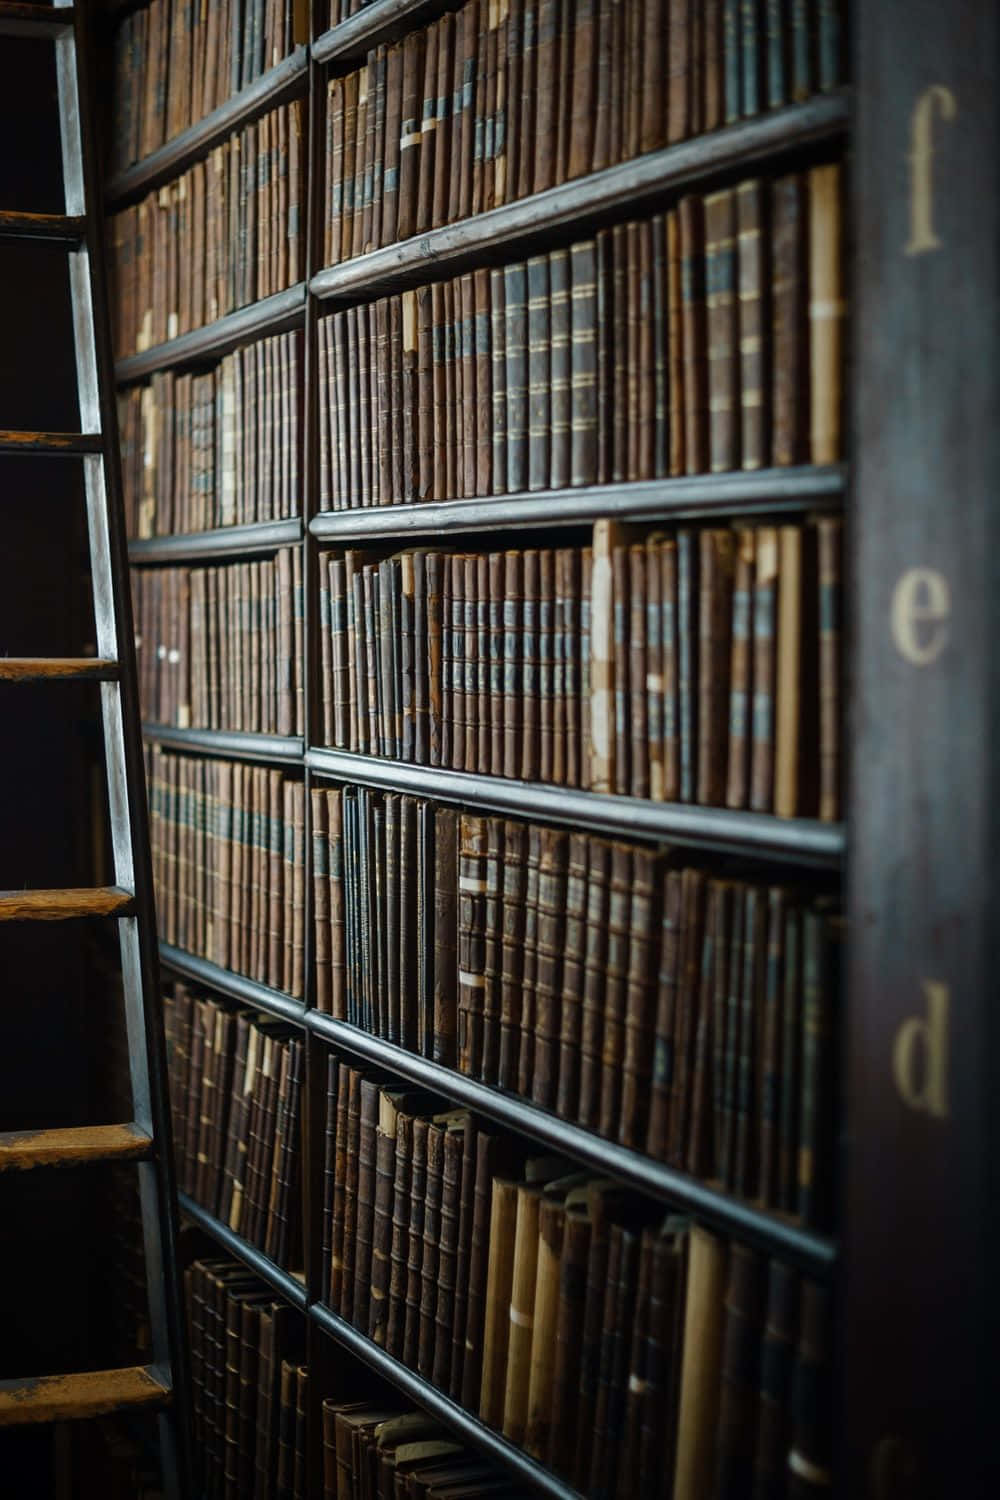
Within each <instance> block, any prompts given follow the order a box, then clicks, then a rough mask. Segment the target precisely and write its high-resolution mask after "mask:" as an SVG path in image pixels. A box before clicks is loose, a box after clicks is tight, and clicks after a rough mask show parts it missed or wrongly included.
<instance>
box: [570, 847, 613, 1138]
mask: <svg viewBox="0 0 1000 1500" xmlns="http://www.w3.org/2000/svg"><path fill="white" fill-rule="evenodd" d="M611 848H612V846H611V845H610V844H609V843H607V842H606V841H605V840H603V839H592V840H591V842H590V860H589V867H588V872H587V873H588V889H587V923H586V939H585V949H584V986H583V1005H582V1014H581V1029H580V1098H579V1108H578V1116H577V1117H578V1119H579V1122H580V1124H581V1125H588V1126H591V1127H594V1126H596V1125H597V1123H598V1120H599V1118H600V1102H601V1058H602V1051H603V1041H604V990H605V974H606V959H607V945H608V906H609V891H610V882H611Z"/></svg>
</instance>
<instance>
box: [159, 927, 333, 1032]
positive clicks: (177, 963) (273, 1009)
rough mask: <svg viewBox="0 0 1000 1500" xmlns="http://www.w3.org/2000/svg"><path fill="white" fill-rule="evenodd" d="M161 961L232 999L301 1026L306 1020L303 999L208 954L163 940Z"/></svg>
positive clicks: (187, 977) (186, 977) (175, 970)
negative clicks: (198, 955)
mask: <svg viewBox="0 0 1000 1500" xmlns="http://www.w3.org/2000/svg"><path fill="white" fill-rule="evenodd" d="M160 962H161V964H164V965H165V966H166V967H167V968H168V969H171V970H172V971H173V972H174V973H176V974H183V975H184V977H185V979H193V980H194V981H195V982H196V983H197V984H204V985H208V986H209V987H210V988H211V989H215V990H218V991H219V993H220V994H223V995H228V996H230V998H231V999H233V1000H240V1001H242V1002H243V1004H244V1005H252V1006H254V1008H255V1009H256V1010H260V1011H263V1012H264V1014H265V1015H269V1016H275V1017H277V1019H278V1020H280V1021H293V1022H295V1023H296V1024H297V1025H299V1026H304V1025H305V1023H306V1005H305V1001H304V1000H296V999H295V998H294V996H292V995H286V994H285V992H284V991H283V990H272V989H271V988H270V986H269V985H266V984H259V983H258V981H257V980H256V979H248V978H247V977H246V975H245V974H237V973H235V972H234V971H233V970H232V969H223V968H221V967H220V966H219V965H218V964H213V963H210V962H209V960H208V959H207V958H196V957H195V956H194V954H193V953H185V952H184V950H183V949H182V948H174V947H172V946H171V945H170V943H161V944H160Z"/></svg>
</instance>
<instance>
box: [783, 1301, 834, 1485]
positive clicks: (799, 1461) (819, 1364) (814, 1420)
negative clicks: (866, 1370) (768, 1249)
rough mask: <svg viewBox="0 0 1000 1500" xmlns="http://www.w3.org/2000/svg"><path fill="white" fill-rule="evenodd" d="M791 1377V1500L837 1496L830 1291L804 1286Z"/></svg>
mask: <svg viewBox="0 0 1000 1500" xmlns="http://www.w3.org/2000/svg"><path fill="white" fill-rule="evenodd" d="M799 1309H800V1310H799V1341H798V1347H797V1349H796V1353H795V1366H794V1370H793V1373H792V1389H791V1413H792V1435H791V1447H790V1448H789V1451H788V1467H787V1473H786V1482H787V1486H788V1488H787V1492H786V1493H787V1495H788V1497H789V1500H815V1497H817V1496H824V1495H831V1494H832V1493H833V1472H832V1458H833V1423H832V1398H833V1348H832V1345H833V1336H832V1335H833V1330H832V1326H831V1325H832V1321H833V1319H832V1307H831V1293H830V1289H829V1287H825V1286H819V1285H817V1284H816V1283H815V1282H812V1281H803V1282H802V1289H801V1296H800V1303H799Z"/></svg>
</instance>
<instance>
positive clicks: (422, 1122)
mask: <svg viewBox="0 0 1000 1500" xmlns="http://www.w3.org/2000/svg"><path fill="white" fill-rule="evenodd" d="M428 1124H429V1122H428V1121H427V1120H426V1119H423V1118H421V1117H419V1116H418V1117H417V1118H416V1119H415V1120H414V1121H413V1137H412V1150H411V1158H410V1217H409V1237H408V1242H407V1251H406V1308H405V1316H404V1320H403V1342H402V1346H401V1348H399V1349H398V1353H397V1357H398V1358H400V1359H402V1361H403V1363H404V1364H407V1365H409V1366H410V1368H411V1369H416V1367H417V1351H418V1347H419V1340H420V1291H421V1287H420V1270H421V1266H422V1264H423V1258H424V1211H425V1203H426V1183H427V1133H428Z"/></svg>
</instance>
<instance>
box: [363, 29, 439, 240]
mask: <svg viewBox="0 0 1000 1500" xmlns="http://www.w3.org/2000/svg"><path fill="white" fill-rule="evenodd" d="M425 46H426V36H425V33H424V32H422V31H415V32H411V33H410V35H409V36H407V37H406V39H405V40H404V42H403V80H402V95H401V98H402V104H401V107H400V126H399V188H398V198H397V209H396V239H397V240H405V239H408V238H409V236H410V235H411V234H413V233H414V232H415V230H416V224H417V192H418V184H419V181H420V152H421V144H422V135H421V121H422V114H423V84H424V49H425ZM359 113H360V105H359Z"/></svg>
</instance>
